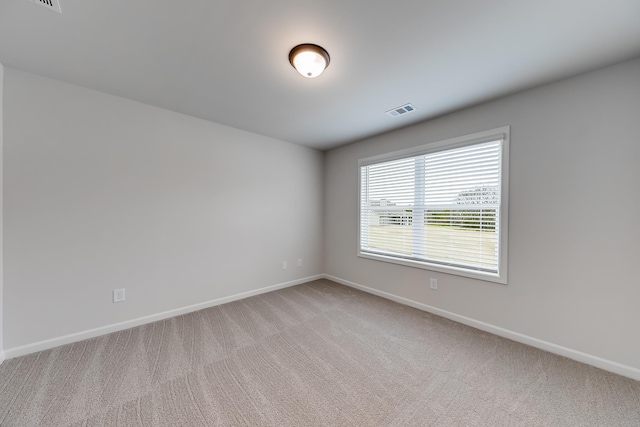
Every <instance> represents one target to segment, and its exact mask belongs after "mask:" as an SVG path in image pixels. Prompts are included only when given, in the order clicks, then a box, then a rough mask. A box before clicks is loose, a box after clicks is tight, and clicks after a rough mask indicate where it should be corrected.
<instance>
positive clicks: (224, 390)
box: [0, 280, 640, 427]
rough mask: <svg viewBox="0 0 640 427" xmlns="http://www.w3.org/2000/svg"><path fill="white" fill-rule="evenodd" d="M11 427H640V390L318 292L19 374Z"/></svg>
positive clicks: (94, 342)
mask: <svg viewBox="0 0 640 427" xmlns="http://www.w3.org/2000/svg"><path fill="white" fill-rule="evenodd" d="M0 425H2V426H21V427H22V426H67V425H73V426H216V425H224V426H242V425H256V426H259V425H267V426H323V425H324V426H431V425H433V426H491V427H495V426H640V382H638V381H633V380H631V379H627V378H624V377H621V376H617V375H614V374H611V373H608V372H605V371H602V370H599V369H596V368H592V367H590V366H587V365H583V364H580V363H577V362H574V361H572V360H569V359H565V358H563V357H559V356H555V355H552V354H550V353H546V352H544V351H540V350H537V349H534V348H531V347H528V346H525V345H522V344H518V343H515V342H513V341H509V340H506V339H503V338H500V337H497V336H494V335H491V334H488V333H484V332H481V331H478V330H475V329H472V328H469V327H467V326H464V325H460V324H457V323H455V322H452V321H449V320H446V319H442V318H439V317H437V316H433V315H431V314H428V313H424V312H421V311H419V310H415V309H413V308H410V307H406V306H403V305H399V304H396V303H394V302H390V301H387V300H384V299H381V298H378V297H375V296H372V295H368V294H365V293H362V292H359V291H357V290H353V289H350V288H347V287H344V286H341V285H337V284H335V283H332V282H330V281H327V280H319V281H315V282H311V283H308V284H304V285H299V286H295V287H292V288H287V289H283V290H280V291H276V292H272V293H269V294H264V295H259V296H255V297H252V298H248V299H245V300H242V301H237V302H233V303H230V304H226V305H222V306H218V307H212V308H209V309H205V310H201V311H198V312H195V313H191V314H187V315H183V316H178V317H174V318H171V319H167V320H164V321H160V322H156V323H153V324H149V325H145V326H141V327H137V328H133V329H129V330H126V331H122V332H118V333H114V334H110V335H106V336H102V337H99V338H94V339H90V340H86V341H82V342H78V343H75V344H70V345H66V346H62V347H58V348H55V349H52V350H48V351H43V352H40V353H36V354H32V355H28V356H23V357H20V358H16V359H11V360H7V361H5V362H4V363H3V364H2V365H0Z"/></svg>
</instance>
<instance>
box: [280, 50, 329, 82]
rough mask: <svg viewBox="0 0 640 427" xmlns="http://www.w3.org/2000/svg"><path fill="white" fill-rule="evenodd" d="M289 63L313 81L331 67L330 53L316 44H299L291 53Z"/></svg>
mask: <svg viewBox="0 0 640 427" xmlns="http://www.w3.org/2000/svg"><path fill="white" fill-rule="evenodd" d="M289 62H290V63H291V65H292V66H293V68H295V69H296V71H298V72H299V73H300V74H301V75H303V76H305V77H307V78H309V79H312V78H314V77H318V76H319V75H320V74H322V72H323V71H324V70H325V68H327V67H328V66H329V53H328V52H327V51H326V50H324V49H323V48H321V47H320V46H318V45H315V44H308V43H306V44H299V45H298V46H296V47H294V48H293V49H291V52H289Z"/></svg>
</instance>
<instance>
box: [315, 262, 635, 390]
mask: <svg viewBox="0 0 640 427" xmlns="http://www.w3.org/2000/svg"><path fill="white" fill-rule="evenodd" d="M323 277H324V278H325V279H329V280H332V281H334V282H336V283H340V284H342V285H345V286H349V287H352V288H355V289H359V290H361V291H364V292H367V293H370V294H373V295H377V296H379V297H382V298H386V299H389V300H391V301H395V302H398V303H400V304H404V305H408V306H410V307H413V308H417V309H418V310H423V311H427V312H429V313H432V314H435V315H438V316H441V317H445V318H447V319H449V320H453V321H455V322H458V323H462V324H464V325H467V326H471V327H473V328H476V329H480V330H482V331H485V332H489V333H492V334H494V335H498V336H501V337H503V338H507V339H510V340H512V341H517V342H520V343H523V344H527V345H530V346H532V347H536V348H539V349H542V350H545V351H548V352H550V353H555V354H558V355H560V356H564V357H567V358H569V359H573V360H576V361H578V362H582V363H586V364H587V365H591V366H595V367H596V368H600V369H604V370H605V371H609V372H613V373H615V374H618V375H623V376H625V377H629V378H632V379H634V380H638V381H640V369H637V368H634V367H631V366H627V365H623V364H621V363H618V362H613V361H611V360H607V359H603V358H601V357H598V356H593V355H591V354H587V353H583V352H581V351H577V350H573V349H570V348H567V347H563V346H561V345H557V344H553V343H550V342H548V341H544V340H541V339H538V338H534V337H530V336H528V335H524V334H520V333H518V332H514V331H511V330H509V329H505V328H501V327H499V326H495V325H491V324H489V323H485V322H481V321H479V320H475V319H471V318H469V317H465V316H461V315H459V314H455V313H452V312H450V311H446V310H441V309H439V308H436V307H432V306H430V305H427V304H423V303H421V302H417V301H414V300H410V299H408V298H404V297H400V296H397V295H393V294H390V293H388V292H384V291H379V290H377V289H373V288H370V287H368V286H364V285H361V284H358V283H354V282H350V281H348V280H344V279H340V278H339V277H335V276H331V275H329V274H325V275H324V276H323Z"/></svg>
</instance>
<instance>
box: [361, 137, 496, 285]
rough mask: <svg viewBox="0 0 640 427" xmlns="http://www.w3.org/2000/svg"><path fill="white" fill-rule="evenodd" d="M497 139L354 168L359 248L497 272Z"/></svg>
mask: <svg viewBox="0 0 640 427" xmlns="http://www.w3.org/2000/svg"><path fill="white" fill-rule="evenodd" d="M503 143H504V138H502V137H499V138H498V137H496V138H495V139H492V140H489V141H487V140H486V139H485V141H483V142H481V143H474V144H469V145H465V146H458V147H456V148H444V149H442V150H440V151H435V152H427V153H425V154H420V155H412V156H409V157H403V158H399V159H393V160H387V161H384V160H383V161H378V162H373V163H370V164H365V165H362V166H361V167H360V239H359V240H360V242H359V243H360V253H361V254H369V255H380V256H383V257H387V258H389V257H390V258H395V259H401V260H409V261H417V262H419V263H426V264H428V265H435V266H442V267H452V268H455V269H461V270H470V271H476V272H485V273H489V274H495V275H498V274H499V268H500V243H501V242H500V236H501V234H500V227H501V221H500V215H501V202H502V194H501V191H502V160H503V159H502V155H503Z"/></svg>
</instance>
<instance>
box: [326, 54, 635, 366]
mask: <svg viewBox="0 0 640 427" xmlns="http://www.w3.org/2000/svg"><path fill="white" fill-rule="evenodd" d="M417 90H419V89H417ZM505 125H510V126H511V162H510V178H511V179H510V187H511V188H510V218H509V226H510V227H509V278H508V285H507V286H504V285H499V284H495V283H489V282H483V281H479V280H474V279H468V278H464V277H460V276H454V275H447V274H439V273H433V272H429V271H427V270H421V269H417V268H410V267H404V266H400V265H394V264H389V263H383V262H379V261H373V260H368V259H362V258H358V257H357V256H356V245H357V241H356V239H357V233H356V231H357V230H356V225H357V200H358V198H357V179H358V174H357V172H358V169H357V161H358V159H359V158H361V157H367V156H372V155H376V154H381V153H385V152H389V151H393V150H398V149H402V148H407V147H412V146H417V145H421V144H425V143H429V142H435V141H439V140H443V139H447V138H452V137H456V136H460V135H465V134H469V133H473V132H478V131H482V130H487V129H492V128H496V127H499V126H505ZM639 183H640V60H634V61H631V62H626V63H623V64H619V65H616V66H612V67H609V68H605V69H602V70H599V71H595V72H592V73H589V74H585V75H581V76H578V77H574V78H571V79H568V80H564V81H561V82H558V83H554V84H551V85H547V86H544V87H540V88H537V89H533V90H530V91H527V92H523V93H520V94H516V95H513V96H509V97H507V98H503V99H500V100H497V101H494V102H490V103H487V104H484V105H480V106H477V107H474V108H470V109H466V110H463V111H460V112H456V113H453V114H450V115H446V116H443V117H441V118H438V119H435V120H432V121H429V122H425V123H422V124H418V125H415V126H411V127H408V128H405V129H402V130H399V131H395V132H392V133H389V134H385V135H381V136H378V137H374V138H370V139H367V140H364V141H360V142H357V143H354V144H352V145H349V146H346V147H342V148H338V149H335V150H332V151H330V152H328V153H327V156H326V166H325V256H326V260H325V271H326V273H328V274H330V275H332V276H335V277H338V278H340V279H343V280H347V281H351V282H355V283H357V284H360V285H364V286H368V287H371V288H374V289H375V290H378V291H383V292H387V293H390V294H393V295H396V296H400V297H404V298H408V299H410V300H413V301H417V302H420V303H423V304H427V305H430V306H432V307H435V308H438V309H441V310H446V311H449V312H452V313H455V314H457V315H460V316H466V317H468V318H471V319H474V320H477V321H481V322H486V323H489V324H491V325H494V326H498V327H501V328H505V329H508V330H510V331H514V332H516V333H519V334H524V335H527V336H529V337H533V338H537V339H539V340H545V341H548V342H550V343H553V344H557V345H561V346H564V347H568V348H570V349H573V350H577V351H581V352H585V353H588V354H590V355H594V356H598V357H601V358H605V359H608V360H610V361H614V362H618V363H621V364H624V365H627V366H630V367H634V368H640V339H638V325H640V310H639V309H638V302H639V301H640V280H639V279H638V273H637V271H636V268H637V266H638V260H639V256H640V226H639V225H638V219H639V212H640V190H639V188H638V185H639ZM430 277H435V278H437V279H438V285H439V289H438V290H437V291H433V290H430V289H429V285H428V281H429V278H430Z"/></svg>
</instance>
